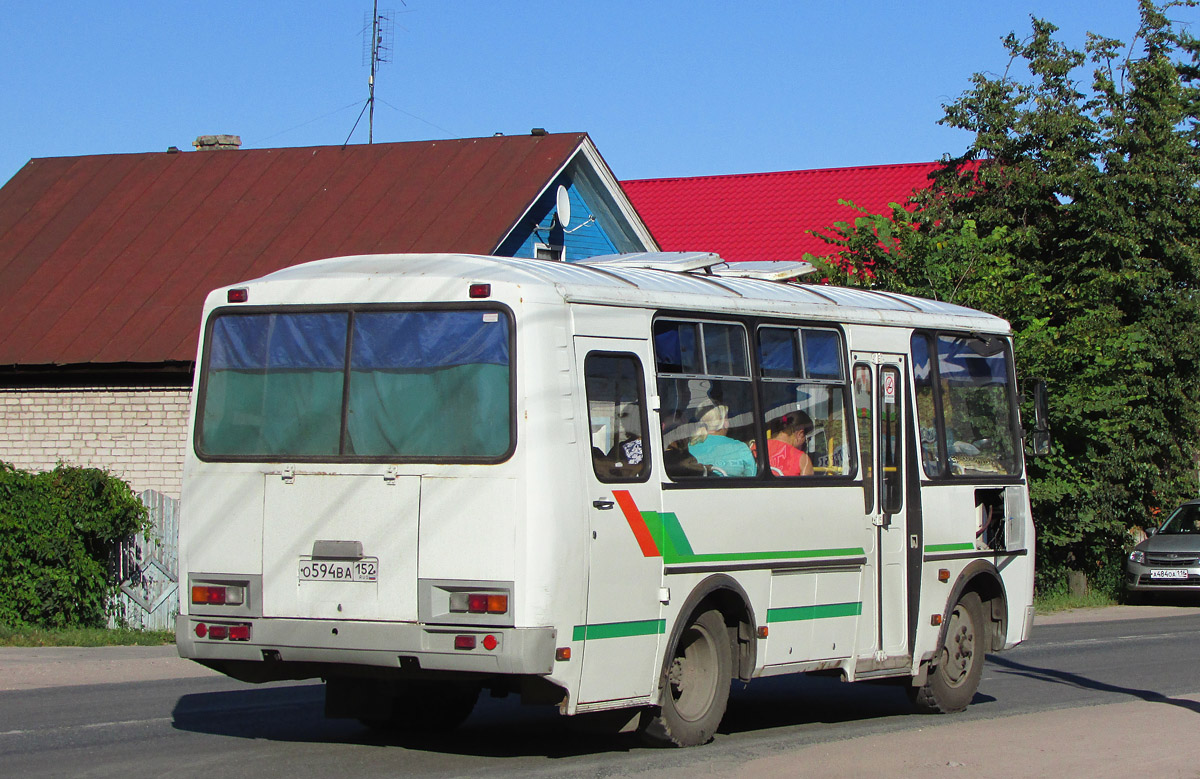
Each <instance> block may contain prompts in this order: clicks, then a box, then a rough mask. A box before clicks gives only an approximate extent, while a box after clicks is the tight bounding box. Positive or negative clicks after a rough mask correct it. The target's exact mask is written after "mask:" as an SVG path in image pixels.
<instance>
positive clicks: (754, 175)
mask: <svg viewBox="0 0 1200 779" xmlns="http://www.w3.org/2000/svg"><path fill="white" fill-rule="evenodd" d="M941 164H942V161H941V160H930V161H928V162H889V163H881V164H877V165H846V166H842V167H837V168H800V169H797V170H765V171H758V172H755V173H715V174H712V175H709V176H668V177H663V178H649V179H626V180H623V181H622V182H621V184H622V185H624V184H644V183H647V182H660V181H664V182H665V181H697V180H700V179H747V178H765V177H769V176H771V177H773V176H793V175H796V174H802V173H837V172H842V171H849V170H856V171H858V170H861V171H866V170H875V169H879V168H889V169H897V168H928V167H933V166H936V165H941Z"/></svg>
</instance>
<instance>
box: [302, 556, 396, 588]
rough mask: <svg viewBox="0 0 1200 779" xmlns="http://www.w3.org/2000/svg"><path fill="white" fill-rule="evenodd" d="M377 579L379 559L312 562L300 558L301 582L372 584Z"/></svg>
mask: <svg viewBox="0 0 1200 779" xmlns="http://www.w3.org/2000/svg"><path fill="white" fill-rule="evenodd" d="M378 578H379V558H378V557H364V558H362V559H361V560H314V559H312V558H311V557H301V558H300V581H302V582H373V581H376V580H378Z"/></svg>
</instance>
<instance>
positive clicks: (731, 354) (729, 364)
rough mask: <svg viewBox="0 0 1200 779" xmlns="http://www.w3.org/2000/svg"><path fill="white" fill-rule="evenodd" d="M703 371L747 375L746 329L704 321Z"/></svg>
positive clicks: (722, 374) (726, 374)
mask: <svg viewBox="0 0 1200 779" xmlns="http://www.w3.org/2000/svg"><path fill="white" fill-rule="evenodd" d="M702 327H703V329H704V363H705V373H711V374H715V375H717V376H749V375H750V371H749V369H748V368H747V367H746V331H745V330H743V329H742V326H741V325H719V324H716V323H713V322H705V323H704V324H703V325H702Z"/></svg>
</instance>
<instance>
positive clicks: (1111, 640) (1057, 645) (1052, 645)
mask: <svg viewBox="0 0 1200 779" xmlns="http://www.w3.org/2000/svg"><path fill="white" fill-rule="evenodd" d="M1181 636H1200V630H1181V631H1178V632H1175V633H1138V634H1136V635H1132V636H1105V637H1104V638H1077V639H1075V640H1073V641H1047V642H1045V643H1042V642H1037V643H1034V642H1029V643H1028V644H1027V645H1026V646H1028V648H1029V649H1061V648H1064V647H1075V646H1088V645H1091V644H1119V643H1121V642H1124V641H1153V640H1155V639H1165V638H1180V637H1181Z"/></svg>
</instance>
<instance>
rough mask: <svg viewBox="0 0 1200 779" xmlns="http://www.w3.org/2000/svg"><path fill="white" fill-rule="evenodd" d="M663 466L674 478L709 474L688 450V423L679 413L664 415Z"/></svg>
mask: <svg viewBox="0 0 1200 779" xmlns="http://www.w3.org/2000/svg"><path fill="white" fill-rule="evenodd" d="M662 431H663V433H662V440H663V466H664V467H665V468H666V470H667V475H668V476H670V477H671V478H674V479H680V478H688V477H693V476H707V475H708V469H707V468H706V467H705V466H703V465H701V464H700V463H698V462H696V458H695V457H692V453H691V452H689V451H688V440H689V435H688V425H686V424H684V422H683V420H682V417H681V415H680V414H678V413H673V414H665V413H664V414H663V416H662Z"/></svg>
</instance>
